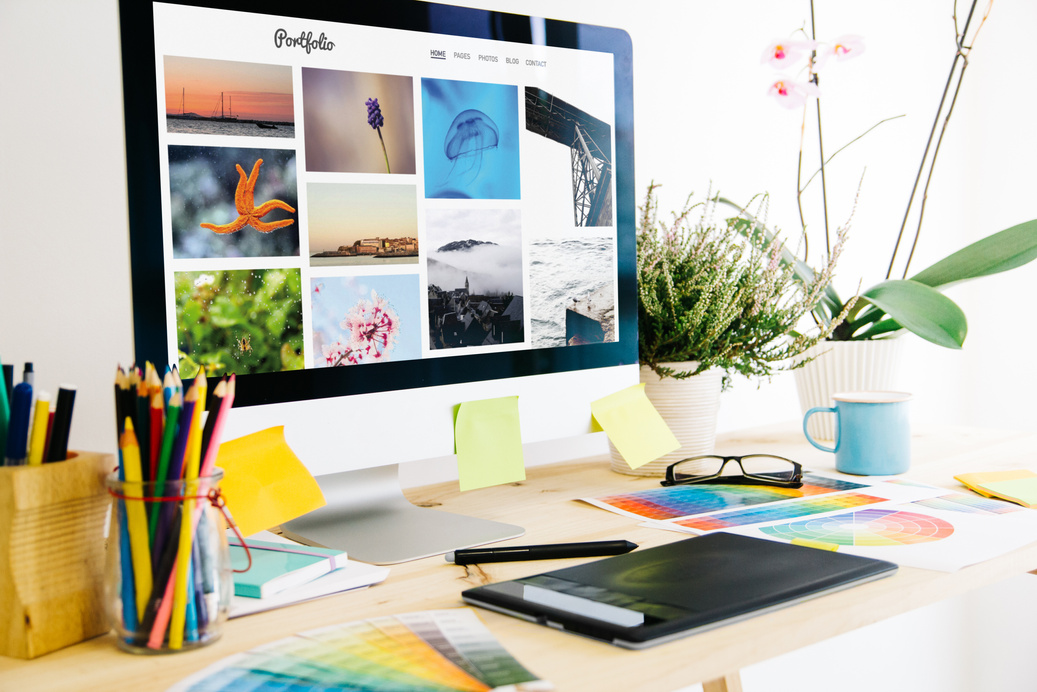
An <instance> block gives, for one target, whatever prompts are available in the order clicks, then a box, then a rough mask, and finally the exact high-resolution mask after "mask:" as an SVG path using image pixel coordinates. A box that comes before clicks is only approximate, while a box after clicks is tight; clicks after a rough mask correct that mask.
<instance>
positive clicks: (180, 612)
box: [169, 371, 207, 649]
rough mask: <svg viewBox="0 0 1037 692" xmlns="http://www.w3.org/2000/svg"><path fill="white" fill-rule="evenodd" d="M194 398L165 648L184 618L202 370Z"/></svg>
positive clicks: (172, 644)
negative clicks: (171, 605) (196, 398)
mask: <svg viewBox="0 0 1037 692" xmlns="http://www.w3.org/2000/svg"><path fill="white" fill-rule="evenodd" d="M192 389H195V390H196V391H197V395H198V402H197V403H196V404H195V407H194V412H193V414H192V416H191V428H190V432H189V436H188V438H187V451H186V453H185V455H184V481H185V483H184V497H185V499H184V508H183V512H182V514H181V515H180V543H179V545H178V547H177V553H176V581H175V582H174V583H173V612H172V615H171V616H170V620H169V648H170V649H179V648H181V647H182V646H183V644H184V625H185V623H186V621H187V582H188V576H189V575H190V573H191V572H190V570H191V539H192V538H193V534H194V523H193V522H192V521H191V518H192V517H193V516H194V505H195V500H194V499H193V498H192V496H193V495H195V494H196V493H197V492H198V469H199V467H200V465H201V449H202V425H201V420H202V411H204V410H205V394H206V389H207V385H206V381H205V373H204V371H203V372H201V373H199V375H198V377H196V378H195V380H194V385H193V386H192Z"/></svg>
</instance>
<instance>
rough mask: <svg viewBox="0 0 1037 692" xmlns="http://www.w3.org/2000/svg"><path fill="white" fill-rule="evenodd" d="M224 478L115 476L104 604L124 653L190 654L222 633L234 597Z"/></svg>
mask: <svg viewBox="0 0 1037 692" xmlns="http://www.w3.org/2000/svg"><path fill="white" fill-rule="evenodd" d="M222 477H223V471H222V470H221V469H219V468H214V469H213V470H212V473H211V474H210V475H208V476H202V477H199V478H197V479H194V480H176V481H167V482H164V483H155V482H141V481H128V480H125V476H124V474H123V475H122V476H121V474H120V473H118V472H117V473H112V474H111V475H109V476H108V479H107V486H108V492H109V494H111V496H112V520H111V526H110V529H109V533H108V557H107V571H106V575H105V602H106V604H107V611H108V618H109V621H110V622H111V624H112V627H113V628H114V629H115V633H116V635H117V637H118V645H119V647H120V648H122V649H124V650H126V651H130V652H133V653H147V654H153V653H156V654H157V653H170V652H174V651H186V650H190V649H195V648H198V647H200V646H205V645H206V644H210V643H212V642H214V641H216V640H217V639H218V638H219V637H220V635H221V634H222V631H223V623H224V622H225V621H226V619H227V612H228V610H229V608H230V602H231V596H232V594H233V593H234V581H233V575H232V572H231V562H230V552H229V549H228V547H227V538H226V521H225V515H224V514H223V511H222V510H223V501H222V498H221V497H220V494H219V484H220V480H221V479H222Z"/></svg>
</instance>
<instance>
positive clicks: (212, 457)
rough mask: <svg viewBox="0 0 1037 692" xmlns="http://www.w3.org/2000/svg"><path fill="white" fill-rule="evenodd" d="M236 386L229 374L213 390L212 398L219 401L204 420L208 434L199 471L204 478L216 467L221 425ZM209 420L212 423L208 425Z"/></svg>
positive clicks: (234, 377)
mask: <svg viewBox="0 0 1037 692" xmlns="http://www.w3.org/2000/svg"><path fill="white" fill-rule="evenodd" d="M235 388H236V376H235V375H231V376H230V379H229V380H222V381H220V383H219V384H218V385H216V389H214V390H213V400H214V401H217V402H219V405H218V406H214V407H213V408H214V409H215V410H214V411H213V412H212V413H211V414H210V415H209V419H207V420H206V421H205V427H206V429H207V430H208V431H209V436H208V437H207V438H206V439H205V448H204V450H203V454H204V456H203V459H202V467H201V471H200V472H199V473H200V475H201V476H202V477H203V478H204V477H207V476H211V475H212V470H213V468H215V467H216V456H217V455H218V454H219V451H220V439H221V437H222V436H223V427H224V425H225V424H226V422H227V411H229V410H230V409H231V407H232V406H233V405H234V391H235ZM210 422H211V423H212V425H211V426H210Z"/></svg>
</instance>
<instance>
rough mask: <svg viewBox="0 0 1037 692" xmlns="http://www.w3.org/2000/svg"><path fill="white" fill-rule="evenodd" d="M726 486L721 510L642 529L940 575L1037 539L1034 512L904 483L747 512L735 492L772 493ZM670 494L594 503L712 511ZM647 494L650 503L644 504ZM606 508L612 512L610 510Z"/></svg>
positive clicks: (810, 478)
mask: <svg viewBox="0 0 1037 692" xmlns="http://www.w3.org/2000/svg"><path fill="white" fill-rule="evenodd" d="M822 478H825V476H822V475H821V474H807V475H806V477H805V478H804V481H805V483H804V487H809V486H820V485H823V483H821V480H820V479H822ZM833 481H834V482H835V485H834V486H833V487H838V485H839V484H840V483H843V482H845V481H840V480H839V479H835V478H833ZM677 487H682V488H684V490H682V491H680V492H679V494H680V495H683V496H690V497H693V496H694V495H695V494H696V490H695V489H694V488H695V486H677ZM723 487H724V488H730V489H732V491H731V493H730V497H727V498H726V501H727V504H726V505H725V508H724V509H722V510H719V511H712V512H709V511H701V512H699V513H697V514H695V515H692V516H675V517H663V520H659V518H656V520H654V521H649V522H646V523H645V524H644V525H645V526H651V527H653V528H662V529H668V530H671V531H681V532H684V533H691V534H697V535H700V534H706V533H712V532H714V531H727V532H729V533H738V534H742V535H745V536H752V537H755V538H768V539H771V540H783V541H789V542H791V541H794V540H799V541H803V540H807V541H819V542H821V543H827V544H831V545H835V546H837V549H838V550H839V551H841V552H846V553H851V554H854V555H861V556H864V557H873V558H878V559H882V560H889V561H890V562H895V563H897V564H898V565H903V566H907V567H920V568H923V569H932V570H939V571H943V572H954V571H957V570H959V569H961V568H962V567H966V566H968V565H971V564H975V563H978V562H982V561H984V560H989V559H991V558H994V557H997V556H999V555H1003V554H1004V553H1007V552H1010V551H1012V550H1015V549H1017V548H1021V547H1023V546H1025V545H1027V544H1029V543H1031V542H1033V540H1034V538H1035V537H1037V512H1034V511H1032V510H1027V509H1023V508H1022V507H1019V506H1018V505H1014V504H1011V503H1008V502H1003V501H1001V500H996V499H991V498H983V497H978V496H976V495H973V494H969V493H960V492H956V491H952V490H947V489H945V488H937V487H934V486H928V485H923V484H919V483H914V482H912V481H908V480H904V479H891V480H887V481H876V482H871V483H867V482H865V483H854V484H852V487H847V488H843V489H842V490H840V491H838V492H829V493H824V494H815V495H808V496H805V497H795V498H787V499H785V500H779V501H773V500H772V501H769V502H766V503H763V504H760V503H757V504H751V505H744V506H736V505H735V501H736V500H737V499H738V495H737V494H736V493H737V492H741V493H746V494H747V495H749V496H753V497H755V496H762V495H763V494H765V493H766V492H768V491H766V490H765V489H763V488H758V489H756V490H755V491H751V490H747V489H746V488H747V487H745V486H743V487H741V488H739V487H738V486H723ZM669 490H670V489H669V488H660V489H658V490H652V491H641V492H639V493H629V494H626V495H625V496H615V497H610V498H597V499H595V500H589V501H590V502H591V503H592V504H595V505H597V506H602V507H605V508H607V509H611V510H612V511H615V512H617V513H620V514H627V515H629V516H642V517H647V516H648V515H649V513H648V511H647V510H648V509H651V510H652V511H654V512H658V511H659V508H663V509H664V510H667V511H669V512H671V513H672V512H679V511H681V510H680V509H679V508H680V507H688V506H697V507H700V508H701V507H705V506H707V505H708V503H707V502H705V501H704V500H703V499H702V498H699V499H698V500H694V501H693V500H692V499H690V497H684V498H678V499H680V500H681V501H677V500H672V501H669V502H666V501H663V500H662V499H661V497H665V496H661V497H660V496H658V493H659V492H660V491H669ZM701 490H702V491H705V492H704V493H702V494H703V495H709V494H715V493H718V492H719V493H721V495H723V490H717V486H714V488H712V489H708V488H707V487H706V486H702V487H701ZM642 492H643V493H647V496H646V497H639V496H640V495H641V493H642ZM653 493H655V494H656V495H653ZM630 496H638V497H633V498H631V497H630ZM603 500H604V501H606V502H603ZM652 500H654V502H653V501H652ZM609 504H611V505H612V506H606V505H609ZM639 505H644V507H645V511H641V510H640V509H638V506H639ZM652 505H654V507H653V506H652ZM667 508H668V509H667ZM632 509H638V512H636V513H635V512H632V511H631V510H632Z"/></svg>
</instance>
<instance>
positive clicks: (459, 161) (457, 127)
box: [443, 108, 500, 180]
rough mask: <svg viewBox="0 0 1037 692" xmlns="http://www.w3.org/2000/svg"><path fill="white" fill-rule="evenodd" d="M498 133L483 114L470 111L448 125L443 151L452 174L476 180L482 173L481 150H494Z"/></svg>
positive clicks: (473, 110) (488, 118)
mask: <svg viewBox="0 0 1037 692" xmlns="http://www.w3.org/2000/svg"><path fill="white" fill-rule="evenodd" d="M498 142H500V130H498V129H497V125H496V124H495V123H494V122H493V120H491V119H490V116H488V115H486V114H485V113H483V112H482V111H478V110H475V109H474V108H469V109H468V110H466V111H462V112H461V113H458V114H457V117H456V118H454V122H452V123H450V129H449V130H447V133H446V142H445V143H444V144H443V150H444V151H445V152H446V157H447V158H448V159H450V161H451V162H452V168H451V175H455V174H459V175H463V176H466V177H469V178H470V179H471V180H475V178H477V177H478V176H479V173H481V172H482V158H483V151H485V150H486V149H496V148H497V143H498Z"/></svg>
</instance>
